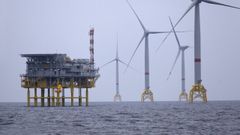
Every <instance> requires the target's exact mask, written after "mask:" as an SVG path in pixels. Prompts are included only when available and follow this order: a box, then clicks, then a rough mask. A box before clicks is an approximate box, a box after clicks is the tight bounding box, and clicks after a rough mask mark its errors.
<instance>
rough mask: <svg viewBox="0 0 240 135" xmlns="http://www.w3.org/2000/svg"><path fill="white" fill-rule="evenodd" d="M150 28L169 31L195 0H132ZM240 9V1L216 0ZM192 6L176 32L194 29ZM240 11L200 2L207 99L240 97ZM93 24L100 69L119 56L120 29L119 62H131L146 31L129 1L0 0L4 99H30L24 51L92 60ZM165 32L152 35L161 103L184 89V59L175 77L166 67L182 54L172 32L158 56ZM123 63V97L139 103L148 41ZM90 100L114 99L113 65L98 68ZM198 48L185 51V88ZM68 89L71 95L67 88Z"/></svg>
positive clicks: (186, 38) (185, 38) (186, 39)
mask: <svg viewBox="0 0 240 135" xmlns="http://www.w3.org/2000/svg"><path fill="white" fill-rule="evenodd" d="M129 1H130V3H131V4H132V6H133V7H134V9H135V10H136V12H137V14H138V15H139V17H140V19H141V20H142V21H143V23H144V25H145V27H146V28H147V29H149V30H155V31H157V30H161V31H167V30H170V27H171V26H170V23H169V21H168V16H171V18H172V20H173V22H176V21H177V19H178V18H179V17H180V16H181V15H182V14H183V12H185V10H186V9H187V7H188V6H189V5H190V3H191V1H190V0H129ZM216 1H218V2H222V3H226V4H231V5H234V6H239V7H240V1H239V0H216ZM193 13H194V10H192V11H190V13H189V14H188V15H187V16H186V17H185V18H184V19H183V20H182V22H181V23H180V24H179V25H178V27H177V28H176V29H177V30H191V31H193V17H194V16H193ZM239 24H240V10H235V9H230V8H225V7H219V6H214V5H208V4H205V3H202V4H201V31H202V80H203V82H202V83H203V84H204V86H205V87H206V89H207V90H208V91H207V94H208V98H209V100H239V99H240V85H239V82H240V72H239V69H240V60H239V58H240V53H239V52H240V26H239ZM91 26H93V27H94V28H95V62H96V66H97V67H99V66H101V65H103V64H104V63H106V62H108V61H110V60H112V59H113V58H114V57H115V49H116V33H118V35H119V56H120V59H121V60H123V61H125V62H128V60H129V58H130V56H131V55H132V53H133V51H134V49H135V48H136V46H137V43H138V42H139V40H140V38H141V36H142V34H143V30H142V28H141V26H140V24H139V23H138V21H137V19H136V17H135V16H134V14H133V13H132V11H131V10H130V8H129V6H128V5H127V3H126V1H125V0H0V61H1V66H0V67H1V70H0V75H1V81H0V85H1V88H0V92H1V94H0V102H14V101H23V102H25V101H26V90H25V89H23V88H21V86H20V74H23V73H25V68H26V65H25V62H26V59H24V58H21V57H20V54H22V53H66V54H67V55H68V56H70V57H71V58H89V35H88V31H89V29H90V27H91ZM163 38H164V35H151V36H150V37H149V48H150V87H151V88H150V89H151V90H152V91H153V93H154V99H155V100H156V101H169V100H178V96H179V94H180V91H181V89H180V88H181V83H180V81H181V78H180V77H181V76H180V75H181V74H180V71H181V69H180V64H181V63H180V61H178V62H177V64H176V67H175V69H174V71H173V74H172V76H171V78H170V79H169V80H168V81H167V80H166V79H167V76H168V72H169V70H170V67H171V66H172V63H173V60H174V57H175V56H176V53H177V43H176V40H175V38H174V36H173V35H172V34H171V36H170V37H169V38H168V40H167V41H166V42H165V44H164V45H163V46H162V47H161V48H160V50H159V51H158V52H157V53H156V52H155V51H156V48H157V47H158V46H159V45H160V43H161V41H162V40H163ZM179 38H180V42H181V44H182V45H189V46H193V32H189V33H184V34H179ZM131 66H132V67H134V68H136V70H137V71H138V72H136V71H133V70H131V69H130V70H128V71H127V72H126V73H123V72H124V69H125V67H124V66H123V65H120V94H121V95H122V99H123V100H124V101H140V95H141V93H142V92H143V89H144V44H142V45H141V47H140V48H139V50H138V52H137V53H136V55H135V57H134V59H133V61H132V64H131ZM100 74H101V77H100V78H99V80H98V81H97V83H96V87H95V88H93V89H91V90H90V101H113V96H114V94H115V64H114V63H112V64H111V65H108V66H106V67H104V68H103V69H101V70H100ZM193 77H194V76H193V49H189V50H187V51H186V88H187V92H189V90H190V89H191V87H192V85H193V82H194V79H193ZM66 93H68V92H66Z"/></svg>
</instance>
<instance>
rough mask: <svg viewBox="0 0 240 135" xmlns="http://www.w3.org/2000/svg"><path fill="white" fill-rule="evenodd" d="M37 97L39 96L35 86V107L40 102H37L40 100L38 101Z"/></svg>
mask: <svg viewBox="0 0 240 135" xmlns="http://www.w3.org/2000/svg"><path fill="white" fill-rule="evenodd" d="M37 98H38V97H37V88H34V106H35V107H37V104H38V103H37V102H38V101H37Z"/></svg>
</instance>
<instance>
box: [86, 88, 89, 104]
mask: <svg viewBox="0 0 240 135" xmlns="http://www.w3.org/2000/svg"><path fill="white" fill-rule="evenodd" d="M88 100H89V99H88V88H86V106H88Z"/></svg>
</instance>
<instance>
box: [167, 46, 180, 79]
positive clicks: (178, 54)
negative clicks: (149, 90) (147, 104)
mask: <svg viewBox="0 0 240 135" xmlns="http://www.w3.org/2000/svg"><path fill="white" fill-rule="evenodd" d="M179 56H180V50H178V53H177V56H176V58H175V60H174V63H173V65H172V68H171V70H170V72H169V74H168V78H167V80H168V79H169V78H170V76H171V74H172V71H173V69H174V67H175V65H176V63H177V60H178V58H179Z"/></svg>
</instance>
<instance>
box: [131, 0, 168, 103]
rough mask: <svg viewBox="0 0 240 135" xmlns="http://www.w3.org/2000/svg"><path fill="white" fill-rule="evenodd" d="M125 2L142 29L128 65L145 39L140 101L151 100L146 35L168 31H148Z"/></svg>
mask: <svg viewBox="0 0 240 135" xmlns="http://www.w3.org/2000/svg"><path fill="white" fill-rule="evenodd" d="M127 3H128V5H129V7H130V8H131V10H132V11H133V13H134V15H135V16H136V18H137V19H138V22H139V23H140V25H141V27H142V29H143V36H142V38H141V40H140V41H139V43H138V45H137V47H136V49H135V50H134V52H133V54H132V56H131V58H130V60H129V62H128V66H129V64H130V63H131V61H132V59H133V57H134V55H135V53H136V51H137V49H138V48H139V46H140V45H141V43H142V41H143V39H145V58H144V60H145V73H144V76H145V89H144V92H143V93H142V96H141V101H142V102H144V101H145V100H146V99H149V100H150V101H152V102H153V93H152V91H151V90H150V79H149V76H150V72H149V47H148V36H149V35H150V34H160V33H168V32H163V31H162V32H159V31H149V30H147V29H146V28H145V26H144V25H143V23H142V21H141V20H140V18H139V17H138V15H137V13H136V12H135V10H134V9H133V7H132V6H131V4H130V3H129V2H128V0H127Z"/></svg>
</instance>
